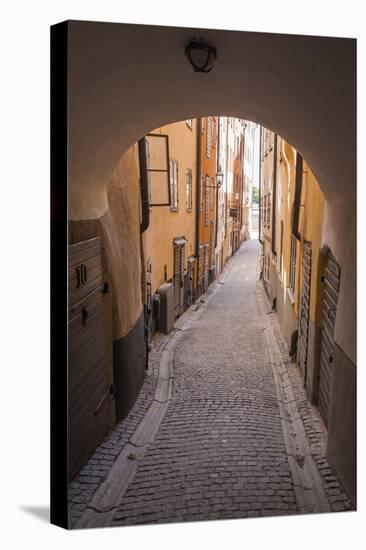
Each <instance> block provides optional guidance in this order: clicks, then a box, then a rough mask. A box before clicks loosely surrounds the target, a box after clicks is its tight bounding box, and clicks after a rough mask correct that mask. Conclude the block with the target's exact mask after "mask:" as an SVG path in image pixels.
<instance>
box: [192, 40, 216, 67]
mask: <svg viewBox="0 0 366 550" xmlns="http://www.w3.org/2000/svg"><path fill="white" fill-rule="evenodd" d="M184 53H185V55H186V57H188V60H189V62H190V64H191V65H192V67H193V70H194V71H196V72H197V73H209V72H210V71H211V70H212V68H213V64H214V61H215V60H216V59H217V50H216V48H215V47H214V46H213V45H212V44H209V43H208V42H205V41H204V40H202V39H200V40H191V41H190V42H189V43H188V44H187V46H186V49H185V51H184Z"/></svg>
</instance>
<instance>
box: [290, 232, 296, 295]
mask: <svg viewBox="0 0 366 550" xmlns="http://www.w3.org/2000/svg"><path fill="white" fill-rule="evenodd" d="M296 251H297V240H296V237H295V235H291V253H290V281H289V287H290V289H291V291H292V294H293V296H294V295H295V285H296Z"/></svg>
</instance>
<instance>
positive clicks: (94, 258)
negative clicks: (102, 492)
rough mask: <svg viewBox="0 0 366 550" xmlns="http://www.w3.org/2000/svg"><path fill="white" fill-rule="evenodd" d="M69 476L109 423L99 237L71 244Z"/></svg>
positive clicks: (108, 368)
mask: <svg viewBox="0 0 366 550" xmlns="http://www.w3.org/2000/svg"><path fill="white" fill-rule="evenodd" d="M68 275H69V282H68V284H69V298H68V299H69V307H68V429H69V432H68V437H69V448H68V457H69V458H68V464H69V468H68V477H69V480H71V479H72V478H73V477H75V475H76V474H77V473H78V472H79V470H80V468H81V467H82V466H83V465H84V464H85V462H87V460H88V458H89V457H90V455H91V453H92V452H93V451H94V449H95V448H96V447H97V445H98V444H99V443H100V442H101V441H102V439H103V437H104V435H105V434H106V432H107V431H108V429H109V427H110V420H111V414H110V411H111V409H110V400H111V382H112V373H111V365H110V357H111V355H110V351H109V349H108V346H109V345H111V342H108V334H107V333H108V324H107V323H108V321H109V320H108V316H109V314H110V312H109V308H108V307H106V301H107V303H108V300H107V297H106V291H107V290H108V289H107V286H106V285H105V283H104V281H103V277H102V266H101V247H100V240H99V238H93V239H89V240H87V241H83V242H80V243H76V244H73V245H70V246H69V265H68Z"/></svg>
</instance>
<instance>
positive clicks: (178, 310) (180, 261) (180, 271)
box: [173, 244, 185, 317]
mask: <svg viewBox="0 0 366 550" xmlns="http://www.w3.org/2000/svg"><path fill="white" fill-rule="evenodd" d="M184 254H185V245H184V244H181V245H176V244H175V245H174V276H173V286H174V317H178V316H179V315H181V314H182V313H183V311H184Z"/></svg>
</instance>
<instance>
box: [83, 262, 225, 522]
mask: <svg viewBox="0 0 366 550" xmlns="http://www.w3.org/2000/svg"><path fill="white" fill-rule="evenodd" d="M228 274H229V270H228V269H224V270H223V271H222V272H221V274H220V276H219V277H218V279H217V280H216V281H215V283H216V285H215V286H214V288H212V287H211V288H210V289H209V291H208V293H206V294H205V295H204V302H202V304H201V303H199V308H198V309H197V305H198V304H197V302H196V304H194V305H193V306H192V307H191V309H190V310H189V311H188V312H187V313H191V312H195V313H194V314H193V315H188V316H187V315H182V317H180V318H179V319H178V320H177V321H176V323H175V328H174V330H173V331H172V332H171V333H170V335H169V337H168V339H167V342H166V343H165V344H164V346H163V349H162V351H161V354H160V357H159V375H158V380H157V384H156V388H155V393H154V399H153V401H152V403H151V405H150V407H149V408H148V410H147V412H146V413H145V416H144V417H143V419H142V421H141V422H140V424H139V425H138V427H137V428H136V430H135V431H134V433H133V434H132V436H131V437H130V439H129V441H128V442H127V443H126V445H125V446H124V448H123V449H122V451H121V452H120V454H119V455H118V457H117V458H116V460H115V462H114V463H113V465H112V467H111V469H110V471H109V473H108V475H107V477H106V479H105V480H104V481H103V482H102V484H101V485H100V486H99V487H98V489H97V490H96V492H95V493H94V495H93V497H92V499H91V500H90V502H89V503H88V505H87V507H86V508H85V510H84V512H83V513H82V514H81V516H80V517H79V518H78V519H77V521H76V522H75V524H74V528H75V529H83V528H91V527H107V526H110V525H111V524H112V520H113V518H114V515H115V513H116V511H117V509H118V506H119V504H120V502H121V500H122V498H123V496H124V494H125V493H126V492H127V490H128V487H129V486H130V484H131V482H132V481H133V479H134V477H135V475H136V471H137V469H138V465H139V461H141V459H143V457H144V455H145V453H146V450H147V448H148V446H149V445H150V444H151V443H152V442H153V441H154V439H155V436H156V434H157V431H158V429H159V427H160V424H161V422H162V420H163V418H164V416H165V413H166V411H167V409H168V406H169V403H170V401H171V399H172V397H173V384H174V368H173V354H174V350H175V347H176V345H177V343H178V341H179V339H180V338H181V337H182V336H183V334H184V332H186V331H187V330H189V329H190V328H191V327H192V325H193V324H194V323H195V322H196V320H198V319H199V317H200V316H201V315H202V314H203V311H204V310H205V307H206V306H207V305H208V304H209V302H210V301H211V299H212V297H213V296H214V295H215V294H216V292H217V291H218V290H219V289H220V288H221V286H220V284H223V282H224V280H225V279H226V277H227V276H228ZM195 307H196V309H193V308H195ZM187 317H188V318H187Z"/></svg>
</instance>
